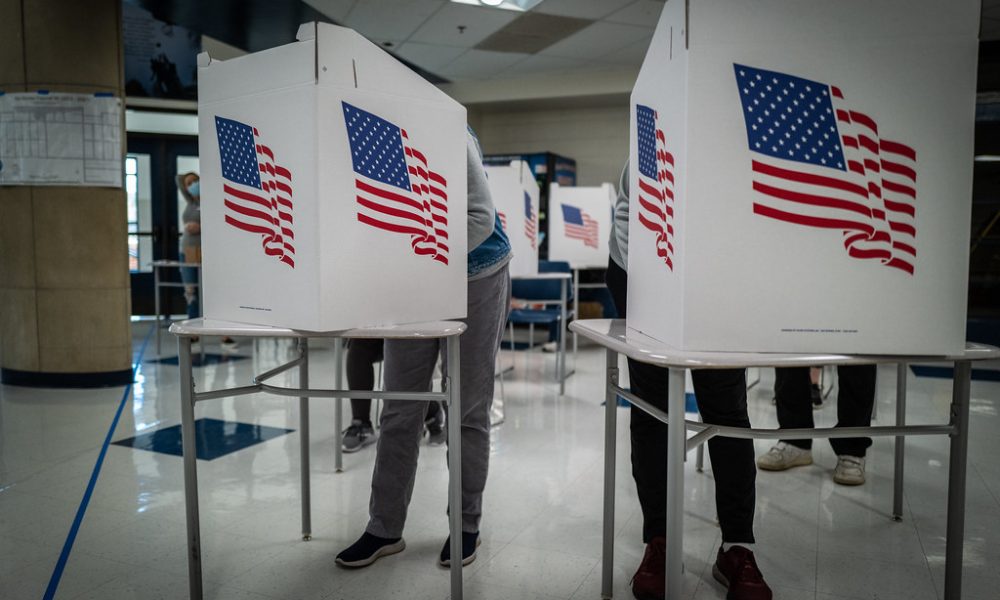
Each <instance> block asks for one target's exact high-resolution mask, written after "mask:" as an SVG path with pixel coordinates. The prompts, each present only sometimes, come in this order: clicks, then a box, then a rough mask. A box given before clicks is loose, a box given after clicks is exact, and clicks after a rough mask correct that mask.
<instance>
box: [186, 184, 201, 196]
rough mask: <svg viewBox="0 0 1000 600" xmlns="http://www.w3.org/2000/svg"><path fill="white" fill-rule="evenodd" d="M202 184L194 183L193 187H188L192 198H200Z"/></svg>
mask: <svg viewBox="0 0 1000 600" xmlns="http://www.w3.org/2000/svg"><path fill="white" fill-rule="evenodd" d="M200 184H201V182H200V181H195V182H194V183H192V184H191V185H189V186H188V187H187V191H188V193H189V194H191V195H192V196H195V197H200V196H201V185H200Z"/></svg>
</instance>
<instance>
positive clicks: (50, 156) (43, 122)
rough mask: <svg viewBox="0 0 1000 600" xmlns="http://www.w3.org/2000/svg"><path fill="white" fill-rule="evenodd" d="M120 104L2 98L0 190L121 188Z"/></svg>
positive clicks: (79, 97)
mask: <svg viewBox="0 0 1000 600" xmlns="http://www.w3.org/2000/svg"><path fill="white" fill-rule="evenodd" d="M121 124H122V101H121V99H120V98H114V97H109V96H105V95H94V94H64V93H59V94H56V93H44V94H43V93H34V94H27V93H25V94H4V93H0V185H78V186H100V187H118V188H120V187H121V186H122V169H123V168H124V162H123V158H124V157H123V155H122V137H121Z"/></svg>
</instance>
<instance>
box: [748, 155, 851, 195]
mask: <svg viewBox="0 0 1000 600" xmlns="http://www.w3.org/2000/svg"><path fill="white" fill-rule="evenodd" d="M753 170H754V171H755V172H757V173H761V174H764V175H770V176H772V177H778V178H781V179H787V180H789V181H798V182H800V183H808V184H811V185H819V186H825V187H829V188H834V189H838V190H843V191H845V192H851V193H853V194H857V195H859V196H861V197H863V198H867V197H868V194H867V193H866V192H865V188H863V187H861V186H860V185H857V184H854V183H851V182H849V181H844V180H842V179H835V178H833V177H824V176H822V175H813V174H811V173H803V172H801V171H792V170H789V169H782V168H781V167H775V166H773V165H769V164H766V163H762V162H759V161H756V160H755V161H753Z"/></svg>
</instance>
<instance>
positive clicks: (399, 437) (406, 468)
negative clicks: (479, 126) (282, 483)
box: [336, 130, 511, 567]
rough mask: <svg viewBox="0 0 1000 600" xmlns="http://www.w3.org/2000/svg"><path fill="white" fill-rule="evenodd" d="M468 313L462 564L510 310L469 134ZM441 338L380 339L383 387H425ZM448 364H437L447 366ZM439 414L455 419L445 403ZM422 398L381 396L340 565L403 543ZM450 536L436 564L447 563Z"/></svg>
mask: <svg viewBox="0 0 1000 600" xmlns="http://www.w3.org/2000/svg"><path fill="white" fill-rule="evenodd" d="M467 147H468V151H467V156H468V161H467V163H468V166H467V170H468V193H469V218H468V236H469V237H468V239H469V248H471V249H472V250H471V251H470V252H469V255H468V312H467V313H466V314H467V316H466V318H465V319H463V320H462V321H463V322H464V323H465V324H466V330H465V332H464V333H463V334H462V337H461V340H460V342H461V357H460V365H459V373H460V377H459V379H460V387H459V393H460V394H461V407H462V414H461V415H460V418H461V419H462V508H461V509H462V564H469V563H471V562H472V561H473V560H475V558H476V548H477V547H478V546H479V521H480V519H481V517H482V507H483V490H484V489H485V487H486V475H487V473H488V471H489V457H490V407H491V405H492V403H493V379H494V368H495V362H496V353H497V350H498V349H499V348H500V340H501V339H502V337H503V331H504V325H505V324H506V322H507V314H508V312H509V311H510V273H509V270H508V267H507V265H508V263H509V262H510V259H511V252H510V242H509V241H508V239H507V235H506V234H505V233H504V231H503V227H502V226H501V225H500V219H499V217H498V216H497V213H496V208H495V207H494V206H493V200H492V198H491V197H490V192H489V187H487V183H486V172H485V170H484V169H483V163H482V153H481V151H480V150H479V142H478V141H477V140H476V138H475V135H474V134H473V133H472V132H471V130H470V131H469V134H468V143H467ZM443 345H444V342H443V341H442V340H386V342H385V389H386V390H389V391H400V392H426V391H428V390H430V388H431V379H432V376H433V374H434V367H435V365H436V363H437V358H438V356H439V355H441V354H442V350H443ZM446 369H447V366H445V367H444V370H445V372H446ZM448 408H449V412H448V414H447V416H446V419H451V418H455V415H454V414H453V412H452V411H451V407H448ZM426 412H427V402H414V401H401V400H386V402H385V407H384V409H383V410H382V418H381V421H380V425H381V435H380V436H379V440H378V446H377V450H376V457H375V471H374V474H373V475H372V491H371V499H370V501H369V505H368V511H369V521H368V525H367V527H366V528H365V532H364V533H363V534H362V535H361V537H360V538H359V539H358V541H356V542H355V543H354V544H352V545H351V546H350V547H348V548H347V549H345V550H343V551H342V552H341V553H340V554H338V555H337V558H336V562H337V564H338V565H340V566H343V567H364V566H368V565H370V564H372V563H373V562H375V561H376V560H377V559H378V558H379V557H382V556H387V555H389V554H395V553H397V552H400V551H402V550H403V549H404V548H405V547H406V542H404V541H403V526H404V524H405V523H406V512H407V508H408V506H409V504H410V497H411V496H412V494H413V484H414V480H415V478H416V472H417V455H418V453H419V451H420V438H421V437H422V435H423V428H424V415H425V414H426ZM450 541H451V538H450V537H449V538H448V539H447V540H446V541H445V543H444V548H442V550H441V555H440V559H439V563H440V564H441V565H442V566H450V564H451V548H450Z"/></svg>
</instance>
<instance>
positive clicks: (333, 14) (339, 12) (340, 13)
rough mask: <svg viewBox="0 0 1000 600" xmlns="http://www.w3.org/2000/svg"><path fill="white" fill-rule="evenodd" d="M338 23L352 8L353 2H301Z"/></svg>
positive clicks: (316, 0) (334, 0)
mask: <svg viewBox="0 0 1000 600" xmlns="http://www.w3.org/2000/svg"><path fill="white" fill-rule="evenodd" d="M302 1H303V2H305V3H306V4H308V5H309V6H311V7H313V8H315V9H316V10H318V11H319V12H321V13H323V14H324V15H326V16H328V17H330V18H331V19H333V20H334V21H336V22H338V23H343V22H344V18H345V17H347V13H349V12H351V9H352V8H354V4H355V0H302Z"/></svg>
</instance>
